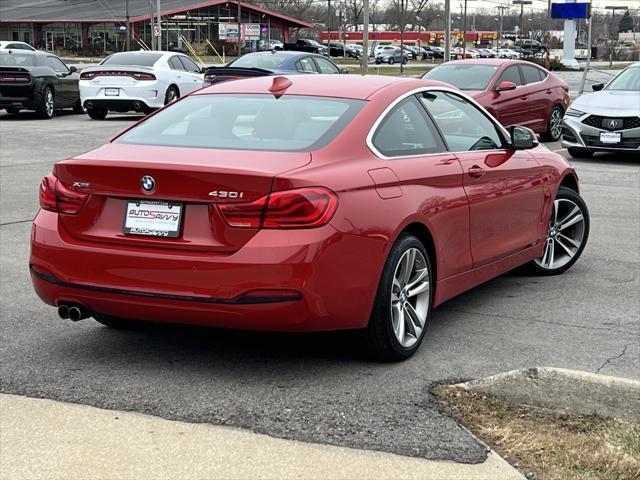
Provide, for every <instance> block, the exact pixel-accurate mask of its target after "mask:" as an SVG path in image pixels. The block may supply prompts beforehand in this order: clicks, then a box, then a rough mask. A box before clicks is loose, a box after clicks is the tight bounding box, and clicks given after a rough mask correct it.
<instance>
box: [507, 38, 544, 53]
mask: <svg viewBox="0 0 640 480" xmlns="http://www.w3.org/2000/svg"><path fill="white" fill-rule="evenodd" d="M514 45H515V47H517V48H519V49H520V52H521V53H523V54H526V55H537V54H540V53H544V52H546V51H547V46H546V45H544V44H542V43H540V42H538V41H537V40H533V39H531V38H523V39H521V40H518V41H517V42H515V44H514Z"/></svg>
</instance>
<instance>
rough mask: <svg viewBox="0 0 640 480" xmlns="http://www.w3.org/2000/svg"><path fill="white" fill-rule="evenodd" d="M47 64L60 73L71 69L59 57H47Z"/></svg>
mask: <svg viewBox="0 0 640 480" xmlns="http://www.w3.org/2000/svg"><path fill="white" fill-rule="evenodd" d="M47 65H49V66H50V67H51V68H53V69H54V70H55V71H56V72H59V73H67V72H68V71H69V69H68V68H67V66H66V65H65V64H64V63H62V60H60V59H59V58H57V57H47Z"/></svg>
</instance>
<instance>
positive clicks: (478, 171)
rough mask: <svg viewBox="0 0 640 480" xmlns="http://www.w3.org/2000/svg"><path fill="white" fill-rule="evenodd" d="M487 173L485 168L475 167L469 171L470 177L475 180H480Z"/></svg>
mask: <svg viewBox="0 0 640 480" xmlns="http://www.w3.org/2000/svg"><path fill="white" fill-rule="evenodd" d="M484 173H485V171H484V168H482V167H479V166H478V165H474V166H473V167H471V168H470V169H469V176H470V177H473V178H480V177H481V176H483V175H484Z"/></svg>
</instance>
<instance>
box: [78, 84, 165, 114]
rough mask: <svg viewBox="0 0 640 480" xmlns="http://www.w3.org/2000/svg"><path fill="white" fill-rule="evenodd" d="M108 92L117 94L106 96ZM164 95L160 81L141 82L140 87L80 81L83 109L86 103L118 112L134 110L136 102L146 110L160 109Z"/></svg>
mask: <svg viewBox="0 0 640 480" xmlns="http://www.w3.org/2000/svg"><path fill="white" fill-rule="evenodd" d="M109 90H113V91H116V90H117V93H118V94H117V95H113V96H112V95H107V92H108V91H109ZM165 93H166V87H165V86H164V84H163V83H161V82H160V81H149V82H141V85H132V84H121V83H104V82H103V81H100V82H95V81H92V80H81V81H80V98H81V100H82V106H83V107H85V108H86V107H87V102H93V103H94V104H96V106H97V105H98V104H100V105H101V106H100V108H108V109H110V110H116V111H120V112H125V111H129V110H134V108H133V105H134V104H135V103H136V102H138V103H140V104H142V105H144V106H145V107H146V108H160V107H162V106H164V97H165Z"/></svg>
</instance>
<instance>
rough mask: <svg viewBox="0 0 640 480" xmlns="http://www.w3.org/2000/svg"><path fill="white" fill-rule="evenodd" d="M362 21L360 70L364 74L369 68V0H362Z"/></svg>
mask: <svg viewBox="0 0 640 480" xmlns="http://www.w3.org/2000/svg"><path fill="white" fill-rule="evenodd" d="M362 23H363V24H364V25H363V28H364V31H363V32H362V64H361V66H360V72H361V73H362V74H363V75H366V74H367V71H368V70H369V0H364V5H363V9H362Z"/></svg>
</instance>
